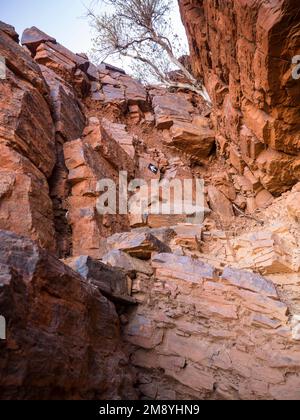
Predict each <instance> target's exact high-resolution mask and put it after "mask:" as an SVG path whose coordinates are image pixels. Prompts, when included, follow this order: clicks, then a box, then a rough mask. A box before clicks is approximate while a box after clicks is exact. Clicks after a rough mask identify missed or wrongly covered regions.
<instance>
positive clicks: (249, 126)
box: [179, 0, 300, 196]
mask: <svg viewBox="0 0 300 420" xmlns="http://www.w3.org/2000/svg"><path fill="white" fill-rule="evenodd" d="M179 5H180V9H181V12H182V17H183V22H184V24H185V26H186V29H187V32H188V36H189V41H190V47H191V55H192V57H191V62H192V65H193V68H194V71H195V73H196V74H197V75H198V76H199V77H201V78H204V81H205V84H206V87H207V88H208V91H209V93H210V95H211V98H212V100H213V104H214V111H213V120H214V124H215V127H216V129H217V140H218V144H219V148H220V152H221V154H222V155H225V156H226V158H227V159H228V161H229V162H230V164H231V165H232V166H233V167H234V168H235V169H236V170H237V171H238V172H239V175H241V176H244V175H245V173H244V172H245V170H247V171H249V170H250V171H251V173H252V175H251V177H252V178H253V179H255V180H256V184H257V185H260V188H265V189H266V190H268V191H269V192H271V193H272V194H275V195H279V194H280V193H282V192H284V191H287V190H288V189H289V188H290V187H291V186H292V185H293V184H295V183H296V182H297V181H298V180H299V175H300V172H299V171H300V157H299V152H300V126H299V115H300V114H299V113H300V89H299V80H294V79H293V77H292V71H293V67H292V59H293V57H294V56H296V55H298V54H299V52H300V38H299V17H298V10H299V2H298V1H297V0H286V1H282V0H277V1H252V0H249V1H247V0H245V1H244V0H243V1H240V0H230V1H226V2H223V1H220V2H216V1H214V0H207V1H206V0H204V1H202V0H179ZM255 193H256V192H255ZM254 196H255V194H254Z"/></svg>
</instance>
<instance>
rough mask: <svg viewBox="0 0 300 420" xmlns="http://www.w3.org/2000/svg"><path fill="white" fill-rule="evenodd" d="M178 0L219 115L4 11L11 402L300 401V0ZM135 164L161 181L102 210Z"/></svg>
mask: <svg viewBox="0 0 300 420" xmlns="http://www.w3.org/2000/svg"><path fill="white" fill-rule="evenodd" d="M180 3H181V7H182V12H183V16H184V18H185V21H186V25H187V28H188V29H189V34H190V37H191V39H192V38H193V39H194V41H193V42H192V47H193V48H192V53H193V63H194V67H195V70H196V72H198V73H199V74H200V73H201V74H202V73H203V74H204V76H205V79H206V83H207V85H208V87H209V90H210V94H211V96H212V99H213V102H214V106H213V110H210V109H209V108H208V106H207V104H205V103H204V102H203V100H202V99H201V98H198V97H197V96H195V95H194V94H191V93H189V92H186V91H176V92H175V91H166V90H165V89H163V88H161V87H158V86H146V87H145V86H143V85H142V84H141V83H139V82H138V81H136V80H134V79H132V78H131V77H130V76H128V75H127V74H125V72H124V71H123V70H122V69H119V68H116V67H113V66H111V65H109V64H104V63H103V64H101V65H100V66H98V67H97V66H95V65H93V64H92V63H91V62H90V61H89V60H88V57H87V56H86V55H85V54H75V53H73V52H71V51H69V50H68V49H66V48H65V47H63V46H62V45H61V44H59V43H58V42H57V41H56V40H55V39H54V38H53V37H51V36H49V35H47V34H45V33H44V32H42V31H40V30H39V29H38V28H35V27H33V28H31V29H27V30H26V31H25V32H24V34H23V36H22V44H23V46H20V45H19V43H18V40H19V38H18V35H17V34H16V33H15V31H14V29H13V28H12V27H11V26H9V25H6V24H4V23H0V48H1V50H0V54H1V55H3V56H4V57H5V59H6V64H7V75H6V78H5V79H4V80H0V101H1V109H0V151H1V159H0V174H1V176H0V315H1V316H5V318H6V321H7V339H6V340H5V341H0V355H1V357H0V398H2V399H13V398H17V399H104V398H106V399H134V398H143V399H154V400H155V399H156V400H162V399H167V400H169V399H183V398H184V399H185V398H187V399H191V398H194V399H299V398H300V393H299V388H300V383H299V378H300V359H299V354H300V352H299V350H300V349H299V340H300V304H299V286H300V283H299V281H300V280H299V279H300V276H299V273H300V256H299V249H300V237H299V221H300V205H299V193H300V186H299V184H297V185H296V186H294V188H293V189H292V190H291V188H292V186H293V185H294V184H296V182H297V181H298V178H299V174H298V172H297V171H298V169H299V168H298V166H299V162H298V160H299V159H298V156H297V154H298V146H299V145H297V142H298V143H299V141H298V140H299V139H298V137H299V133H298V131H297V129H298V128H299V127H298V126H297V124H298V120H297V118H295V116H296V115H297V112H299V107H298V104H299V103H298V102H297V101H296V100H297V99H299V98H298V96H297V95H298V93H299V90H297V89H296V87H295V85H294V81H291V80H290V79H289V78H288V76H287V75H288V69H287V63H286V61H285V62H284V63H285V64H283V61H282V60H286V59H287V55H288V54H292V53H293V54H294V52H295V53H297V51H294V50H295V49H296V48H297V45H298V44H297V42H298V40H299V38H297V37H296V36H294V30H295V27H296V26H295V24H294V21H295V19H296V18H295V16H294V15H293V13H292V12H293V8H292V7H293V4H294V3H293V2H288V7H286V8H283V9H281V6H282V4H281V2H275V3H274V2H273V3H272V7H271V6H270V5H268V2H267V3H266V2H264V3H263V4H261V3H262V2H249V1H248V2H226V7H225V4H224V7H223V3H222V2H210V1H207V2H200V1H199V2H196V1H192V0H191V1H188V0H185V1H182V2H180ZM241 3H243V5H242V4H241ZM277 3H278V4H277ZM286 3H287V2H286ZM238 6H240V7H238ZM241 6H243V7H241ZM277 6H278V7H277ZM266 17H268V19H267V18H266ZM233 21H234V22H236V23H237V25H238V28H237V25H236V24H235V25H233ZM284 22H285V23H284ZM204 23H205V24H206V23H207V25H206V26H205V27H204V26H201V24H202V25H203V24H204ZM250 23H251V25H250ZM254 27H256V30H255V31H254V30H253V28H254ZM229 28H232V31H233V32H232V34H230V36H227V37H226V34H225V30H228V29H229ZM249 28H251V29H249ZM237 29H238V30H237ZM275 29H276V30H275ZM277 29H278V30H279V32H278V31H277ZM280 31H285V32H284V33H286V34H287V35H288V36H287V37H286V38H285V42H284V43H280V42H279V38H278V33H280ZM237 34H242V35H239V36H238V35H237ZM276 34H277V35H276ZM279 44H280V45H279ZM198 48H199V51H198ZM208 50H211V51H209V52H208ZM273 57H277V58H278V57H279V58H280V60H278V61H276V65H275V67H274V68H273V67H272V66H273V64H272V63H273V61H272V60H273ZM261 60H264V61H265V62H266V66H264V67H263V65H262V61H261ZM252 63H255V66H254V67H253V69H252V67H251V65H252ZM285 66H286V67H285ZM245 67H246V70H247V71H246V72H245ZM272 68H273V71H274V73H272V71H271V70H272ZM283 74H284V75H286V77H282V76H283ZM278 75H279V76H278ZM275 76H276V77H277V76H278V77H279V80H280V83H281V85H280V86H279V87H278V85H276V83H275V78H276V77H275ZM297 136H298V137H297ZM216 140H217V142H216ZM216 144H217V146H216ZM216 151H217V152H218V153H216ZM220 154H221V159H219V157H220V156H219V155H220ZM224 156H225V157H226V159H225V160H224V159H223V158H224ZM120 172H121V173H124V172H126V173H127V178H128V181H131V180H132V179H134V178H141V179H142V180H143V181H144V183H145V184H146V185H147V186H149V185H151V183H152V182H155V183H157V185H159V187H160V188H159V189H158V191H156V193H155V194H153V195H151V197H149V196H148V195H147V196H145V195H143V194H144V193H143V189H142V188H136V187H134V188H133V189H132V190H131V191H130V194H129V195H128V198H130V199H132V197H131V194H132V193H135V199H134V200H131V202H130V206H129V208H130V210H131V212H129V214H119V213H118V212H117V214H110V212H108V213H107V214H101V213H100V212H99V200H100V199H101V197H102V193H103V190H102V189H101V188H100V187H99V181H103V180H105V179H109V180H110V181H114V184H115V189H116V193H117V195H118V193H119V192H120V190H121V189H122V188H123V187H122V184H121V182H122V181H121V178H120V177H119V174H120ZM198 178H202V179H203V180H204V181H205V187H204V190H203V201H202V203H201V204H199V203H197V206H195V207H192V208H189V210H188V211H186V212H185V214H182V213H180V212H179V208H180V204H182V200H181V199H180V198H178V197H177V196H176V194H175V192H173V193H171V195H172V196H173V198H174V211H172V212H170V213H168V214H160V213H158V214H157V212H153V210H154V209H155V208H156V207H157V206H158V205H163V204H164V203H166V201H167V198H166V197H167V196H166V194H167V193H168V183H170V182H178V181H180V182H182V183H184V182H185V181H190V180H192V181H195V179H198ZM283 191H287V192H286V193H284V194H282V195H280V194H281V193H282V192H283ZM195 195H196V188H195V184H193V183H192V188H191V195H190V197H189V202H188V204H191V203H192V202H193V201H194V199H195ZM276 195H279V198H275V197H274V196H276ZM139 200H144V201H145V202H146V207H145V211H144V212H142V213H141V212H140V213H137V212H136V211H135V210H136V208H137V206H138V203H139ZM118 201H120V200H119V199H117V203H116V204H117V207H118V205H119V204H120V203H119V202H118ZM123 210H124V209H123Z"/></svg>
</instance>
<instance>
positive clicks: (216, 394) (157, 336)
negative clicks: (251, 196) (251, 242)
mask: <svg viewBox="0 0 300 420" xmlns="http://www.w3.org/2000/svg"><path fill="white" fill-rule="evenodd" d="M152 264H153V267H154V269H155V279H154V281H152V282H149V280H148V282H147V283H148V285H147V283H146V282H144V285H143V286H144V287H143V288H142V287H141V285H140V287H139V290H140V291H141V290H143V294H144V295H145V298H144V301H143V303H141V304H140V306H139V308H138V309H137V310H136V311H135V312H134V313H132V315H131V316H130V320H129V323H128V324H127V325H126V326H125V328H124V333H125V337H126V339H127V341H128V342H129V343H130V349H131V352H132V363H133V364H134V365H135V366H137V367H138V368H139V369H142V372H143V373H142V375H143V378H144V379H145V381H143V384H144V382H146V384H147V385H141V387H140V390H141V391H142V392H143V394H144V395H145V396H146V397H148V398H156V399H158V400H159V399H164V398H167V399H168V398H174V399H183V398H196V399H250V400H251V399H282V398H283V399H298V398H299V395H300V394H299V390H298V391H296V390H295V388H294V387H293V386H292V383H294V382H295V384H296V383H297V378H298V375H299V369H300V359H299V357H298V356H297V355H298V353H299V344H298V342H297V341H296V340H295V337H297V326H298V323H297V319H296V318H294V321H293V323H292V324H290V323H289V318H288V307H287V305H286V304H285V303H284V302H283V301H282V300H281V298H280V297H279V295H278V292H277V290H276V287H275V285H274V283H273V282H272V281H269V280H267V279H265V278H263V277H261V276H259V275H256V274H253V273H250V272H246V271H241V270H235V269H231V268H227V269H225V270H224V272H223V274H222V275H221V276H219V275H218V274H217V272H216V270H215V269H214V268H213V267H212V266H210V265H208V264H204V263H201V262H200V261H197V260H195V259H191V258H188V257H179V256H175V255H172V254H158V255H155V256H154V257H153V258H152ZM150 297H151V299H150ZM254 337H255V338H254ZM287 347H288V348H289V350H286V349H287ZM291 365H293V369H292V374H291V376H292V379H290V378H287V377H286V372H287V370H288V369H289V367H288V366H291ZM161 370H163V371H164V374H161V373H159V372H161ZM280 392H283V394H281V395H280ZM171 396H172V397H171Z"/></svg>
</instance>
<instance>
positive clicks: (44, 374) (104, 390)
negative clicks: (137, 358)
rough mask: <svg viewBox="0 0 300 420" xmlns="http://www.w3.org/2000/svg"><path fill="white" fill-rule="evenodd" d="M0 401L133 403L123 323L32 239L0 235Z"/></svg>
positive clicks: (104, 301)
mask: <svg viewBox="0 0 300 420" xmlns="http://www.w3.org/2000/svg"><path fill="white" fill-rule="evenodd" d="M0 283H1V288H0V310H1V314H2V316H4V317H5V318H6V321H7V331H8V335H7V340H6V341H1V342H0V353H1V359H0V399H120V398H124V399H127V398H135V392H134V391H133V389H132V387H131V384H132V377H131V376H130V373H129V369H128V367H127V362H128V359H127V357H126V356H125V354H124V353H123V352H122V348H121V339H120V328H119V318H118V316H117V313H116V310H115V307H114V305H113V304H112V303H111V302H110V301H108V300H107V299H106V298H104V297H103V296H102V295H101V293H100V292H99V291H98V289H97V288H96V287H95V286H93V285H91V284H88V283H87V282H86V281H85V280H84V279H83V278H82V277H81V276H80V275H78V274H76V273H75V272H74V271H73V270H71V269H70V268H69V267H67V266H66V265H64V264H63V263H62V262H60V261H58V260H57V259H56V258H54V257H53V256H51V255H49V254H48V253H47V252H46V251H44V250H42V249H41V248H39V247H38V246H37V245H36V244H35V243H34V242H33V241H31V240H29V239H25V238H23V237H19V236H17V235H15V234H13V233H10V232H4V231H1V232H0Z"/></svg>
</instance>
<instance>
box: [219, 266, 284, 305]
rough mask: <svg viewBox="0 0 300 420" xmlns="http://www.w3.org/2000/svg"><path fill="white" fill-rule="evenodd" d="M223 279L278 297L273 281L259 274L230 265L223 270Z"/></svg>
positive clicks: (261, 293)
mask: <svg viewBox="0 0 300 420" xmlns="http://www.w3.org/2000/svg"><path fill="white" fill-rule="evenodd" d="M222 280H223V281H224V282H225V283H227V284H230V285H232V286H236V287H239V288H241V289H245V290H249V291H251V292H255V293H259V294H260V295H264V296H267V297H271V298H275V299H278V293H277V290H276V287H275V285H274V284H273V282H271V281H269V280H267V279H265V278H264V277H262V276H260V275H259V274H255V273H251V272H250V271H249V272H248V271H241V270H237V269H234V268H229V267H228V268H226V269H225V270H224V272H223V275H222Z"/></svg>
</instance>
